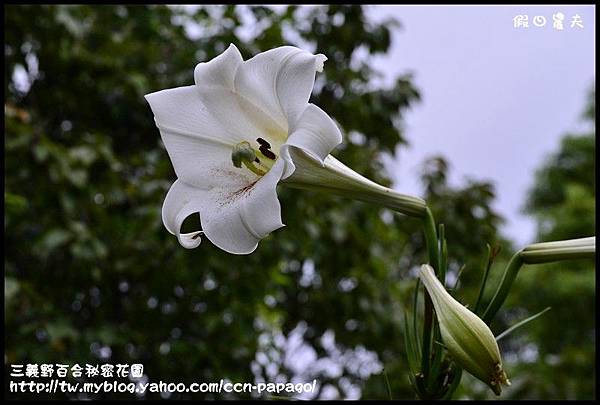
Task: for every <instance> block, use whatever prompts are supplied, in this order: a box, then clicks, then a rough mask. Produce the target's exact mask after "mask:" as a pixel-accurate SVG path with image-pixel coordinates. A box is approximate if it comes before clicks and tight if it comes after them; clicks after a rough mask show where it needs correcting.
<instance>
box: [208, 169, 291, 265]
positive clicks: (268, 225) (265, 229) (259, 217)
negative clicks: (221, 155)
mask: <svg viewBox="0 0 600 405" xmlns="http://www.w3.org/2000/svg"><path fill="white" fill-rule="evenodd" d="M284 167H285V162H284V161H283V160H282V159H278V161H277V162H276V163H275V165H273V167H272V168H271V170H269V172H268V173H267V174H266V175H264V176H263V177H261V178H260V179H259V180H258V181H257V182H256V183H254V184H252V185H250V186H247V187H244V188H242V189H238V190H235V191H232V190H231V189H218V188H214V189H212V190H210V192H209V193H208V194H207V195H206V198H205V199H204V201H203V204H202V208H201V209H200V222H201V223H202V229H203V230H204V233H205V235H206V237H207V238H208V239H209V240H210V241H211V242H212V243H213V244H215V245H216V246H218V247H219V248H221V249H223V250H225V251H226V252H229V253H234V254H249V253H252V252H253V251H254V250H255V249H256V247H257V246H258V242H259V241H260V240H261V239H262V238H264V237H265V236H267V235H268V234H269V233H271V232H272V231H274V230H276V229H279V228H281V227H282V226H284V224H283V223H282V222H281V205H280V204H279V200H278V199H277V190H276V187H277V183H278V182H279V180H280V179H281V176H282V174H283V169H284Z"/></svg>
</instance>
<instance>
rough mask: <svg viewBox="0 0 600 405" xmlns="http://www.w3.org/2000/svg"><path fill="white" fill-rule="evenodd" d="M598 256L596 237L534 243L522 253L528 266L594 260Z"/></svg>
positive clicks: (522, 257)
mask: <svg viewBox="0 0 600 405" xmlns="http://www.w3.org/2000/svg"><path fill="white" fill-rule="evenodd" d="M595 255H596V237H595V236H592V237H589V238H580V239H570V240H561V241H556V242H543V243H534V244H532V245H529V246H527V247H526V248H525V249H523V250H522V251H521V253H520V256H521V259H522V260H523V262H525V263H527V264H535V263H549V262H555V261H559V260H569V259H585V258H590V259H593V258H594V256H595Z"/></svg>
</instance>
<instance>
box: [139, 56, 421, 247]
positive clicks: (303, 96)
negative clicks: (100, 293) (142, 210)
mask: <svg viewBox="0 0 600 405" xmlns="http://www.w3.org/2000/svg"><path fill="white" fill-rule="evenodd" d="M325 60H327V58H326V57H325V56H324V55H321V54H318V55H313V54H311V53H309V52H306V51H303V50H301V49H298V48H296V47H292V46H282V47H279V48H275V49H271V50H269V51H266V52H262V53H260V54H258V55H256V56H254V57H253V58H251V59H248V60H247V61H244V60H243V59H242V56H241V54H240V52H239V51H238V49H237V48H236V47H235V46H234V45H233V44H232V45H230V46H229V48H228V49H227V50H226V51H225V52H223V53H222V54H221V55H219V56H217V57H215V58H214V59H212V60H211V61H209V62H206V63H200V64H198V65H197V66H196V69H195V71H194V81H195V85H192V86H185V87H178V88H173V89H167V90H162V91H158V92H155V93H151V94H148V95H146V100H147V101H148V103H149V104H150V107H151V108H152V111H153V113H154V118H155V121H156V126H157V127H158V129H159V130H160V134H161V137H162V140H163V142H164V144H165V146H166V148H167V152H168V153H169V157H170V158H171V162H172V163H173V167H174V169H175V173H176V174H177V180H176V181H175V183H173V185H172V186H171V189H170V190H169V192H168V193H167V196H166V198H165V201H164V204H163V208H162V219H163V223H164V225H165V227H166V228H167V230H168V231H169V232H171V233H172V234H174V235H176V236H177V238H178V240H179V242H180V243H181V245H182V246H184V247H186V248H189V249H191V248H195V247H197V246H198V245H199V244H200V235H201V234H202V233H204V234H205V235H206V237H207V238H208V239H209V240H210V241H211V242H212V243H213V244H215V245H216V246H218V247H220V248H221V249H223V250H225V251H227V252H229V253H234V254H248V253H251V252H253V251H254V250H255V249H256V247H257V245H258V242H259V241H260V240H261V239H262V238H264V237H265V236H266V235H268V234H269V233H270V232H272V231H274V230H276V229H278V228H280V227H282V226H284V225H283V223H282V221H281V207H280V204H279V200H278V199H277V191H276V186H277V184H278V183H279V182H280V181H283V180H286V179H290V180H291V179H292V178H293V177H290V176H292V175H293V174H294V172H296V171H297V172H298V173H299V176H298V182H297V183H299V184H300V186H302V187H306V184H305V183H306V182H307V178H310V175H309V176H308V177H307V175H306V173H307V172H308V173H310V172H311V171H315V170H317V171H318V170H322V171H324V172H331V170H330V169H331V167H330V166H331V165H327V164H325V163H326V162H331V161H332V159H333V158H332V157H330V156H329V157H328V155H329V153H330V152H331V150H332V149H333V148H334V147H335V146H336V145H338V144H339V143H340V142H341V141H342V135H341V133H340V130H339V129H338V127H337V126H336V124H335V123H334V122H333V120H332V119H331V118H330V117H329V116H328V115H327V114H326V113H325V112H324V111H323V110H321V109H320V108H319V107H317V106H315V105H314V104H310V103H309V102H308V100H309V97H310V95H311V92H312V89H313V86H314V81H315V73H316V72H320V71H322V69H323V63H324V62H325ZM292 154H294V155H297V156H304V157H305V158H304V159H298V161H297V162H296V163H295V162H294V161H293V158H292ZM326 158H327V161H326V162H325V160H326ZM303 162H306V165H307V168H306V169H305V170H302V169H303V167H304V166H303ZM338 163H339V162H338ZM306 165H305V166H306ZM339 165H341V166H343V165H342V164H341V163H339ZM343 167H345V166H343ZM346 169H347V170H346V171H345V172H344V173H345V174H344V175H341V177H344V176H346V177H348V178H350V180H347V179H346V180H340V178H341V177H340V175H339V174H338V175H337V177H335V176H333V177H332V176H329V177H328V176H327V175H322V176H320V177H319V176H317V177H319V179H318V181H317V183H325V184H326V185H327V186H329V187H332V188H333V190H334V191H338V192H339V190H344V189H346V190H349V191H355V193H354V194H356V197H357V198H359V199H363V200H373V198H371V197H372V196H369V195H367V194H369V193H368V189H369V187H370V188H371V189H372V191H373V192H374V193H375V194H378V195H380V196H381V199H382V201H381V202H383V203H384V204H386V201H388V200H391V199H394V198H396V199H398V198H400V200H401V197H402V195H400V194H398V193H395V192H392V191H391V190H389V189H385V188H384V187H381V186H378V185H376V184H375V183H372V182H370V181H369V180H367V179H365V178H363V177H362V176H359V175H358V174H356V173H354V172H353V171H352V170H350V169H348V168H346ZM338 171H339V170H338ZM300 174H302V175H301V176H300ZM334 177H335V178H334ZM328 179H329V180H328ZM336 179H337V180H336ZM308 182H309V183H310V179H309V180H308ZM293 185H297V184H296V183H294V184H293ZM315 188H317V189H322V188H323V186H322V185H320V184H316V185H315ZM325 188H326V187H325ZM386 190H387V191H386ZM388 202H389V201H388ZM394 204H395V205H394ZM394 204H391V203H389V204H386V205H390V207H396V206H397V205H398V203H397V202H395V203H394ZM407 204H408V206H410V207H412V206H413V205H415V204H416V205H418V206H419V207H420V208H419V209H420V211H419V212H420V213H422V212H424V207H425V202H424V201H423V200H420V199H415V198H413V197H407ZM400 205H402V204H400ZM411 209H412V210H414V207H413V208H410V209H407V213H409V214H410V213H411ZM400 211H401V210H400ZM194 213H199V214H200V222H201V226H202V231H200V230H199V231H196V232H192V233H185V234H182V233H181V230H180V228H181V224H182V223H183V221H184V220H185V219H186V218H187V217H188V216H189V215H191V214H194Z"/></svg>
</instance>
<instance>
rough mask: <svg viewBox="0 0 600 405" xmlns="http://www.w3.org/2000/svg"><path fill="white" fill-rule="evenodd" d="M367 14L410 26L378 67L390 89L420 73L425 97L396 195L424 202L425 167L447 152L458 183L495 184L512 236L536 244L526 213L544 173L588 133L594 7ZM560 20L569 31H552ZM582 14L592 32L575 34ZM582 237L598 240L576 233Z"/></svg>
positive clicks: (397, 169) (395, 9)
mask: <svg viewBox="0 0 600 405" xmlns="http://www.w3.org/2000/svg"><path fill="white" fill-rule="evenodd" d="M367 7H368V8H369V10H368V13H369V15H370V17H371V18H372V19H373V20H375V21H379V20H381V19H383V18H387V17H394V18H397V19H398V20H399V21H400V22H401V28H400V29H398V30H395V31H394V33H393V43H392V46H391V49H390V51H389V52H388V53H387V54H386V55H385V56H377V57H375V58H374V60H373V64H374V66H375V67H376V68H377V69H379V70H380V71H382V72H383V73H385V76H386V81H387V82H388V83H391V80H392V78H393V77H395V76H397V75H399V74H403V73H407V72H412V73H413V74H414V84H415V85H416V87H417V88H418V89H419V90H420V92H421V96H422V101H421V102H420V103H418V104H415V105H414V106H413V107H412V108H411V109H410V110H409V111H407V112H406V114H405V115H404V117H405V125H404V130H405V131H404V134H405V136H406V137H407V139H408V140H409V142H410V147H409V148H402V149H401V150H399V151H398V153H397V157H396V159H395V160H394V161H393V162H392V163H391V164H390V165H388V167H389V169H390V170H391V172H392V174H393V178H394V179H395V186H394V188H395V189H397V190H400V191H402V192H405V193H412V194H417V195H422V188H421V185H420V184H419V176H418V173H419V169H420V164H421V163H422V162H423V161H424V160H425V159H426V158H427V157H429V156H432V155H437V154H441V155H443V156H445V157H446V158H447V159H448V160H449V162H450V169H451V173H450V181H451V183H452V184H454V185H457V184H462V183H464V181H465V179H466V178H473V179H477V180H491V181H492V182H493V183H494V185H495V187H496V194H497V197H496V203H495V205H494V208H495V209H496V210H497V211H499V212H500V214H501V215H502V216H503V217H504V218H505V220H506V223H505V225H504V226H503V228H502V231H503V232H504V234H505V235H507V236H508V237H510V238H511V239H512V240H513V241H515V242H516V243H517V245H518V246H520V245H524V244H528V243H531V242H534V241H535V224H534V222H533V220H532V219H531V218H530V217H528V216H526V215H524V214H523V213H522V212H521V210H522V207H523V205H524V203H525V200H526V195H527V190H528V189H529V188H530V187H531V186H532V185H533V182H534V174H535V170H536V169H537V168H538V167H540V165H542V164H543V162H544V160H545V158H546V157H547V155H548V154H549V153H552V152H554V151H556V150H557V148H558V146H559V145H560V139H561V137H562V136H563V135H564V134H565V133H566V132H569V131H578V130H582V129H584V128H586V127H585V125H583V123H582V122H581V114H582V112H583V110H584V107H585V100H586V95H587V93H588V91H589V89H590V88H591V87H592V86H593V83H594V79H595V39H594V32H595V19H594V7H593V6H559V5H552V6H525V7H524V6H439V5H437V6H399V5H396V6H367ZM559 12H561V13H562V14H563V15H564V20H563V30H557V29H555V28H554V27H553V15H554V14H557V13H559ZM576 14H578V15H579V16H580V17H581V21H582V25H583V28H579V27H577V26H575V27H571V22H572V19H573V17H574V16H575V15H576ZM517 15H527V16H528V22H529V27H520V28H515V27H514V21H513V18H514V17H515V16H517ZM536 16H542V17H544V18H545V19H546V23H545V25H542V24H543V22H544V20H543V19H542V18H537V19H536V18H535V17H536ZM534 22H535V23H537V24H538V25H542V26H536V25H534ZM580 236H589V235H573V237H580Z"/></svg>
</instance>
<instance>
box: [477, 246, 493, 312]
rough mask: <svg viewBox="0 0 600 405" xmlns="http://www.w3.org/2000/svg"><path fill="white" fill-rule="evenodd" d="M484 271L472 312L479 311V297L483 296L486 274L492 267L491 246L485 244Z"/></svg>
mask: <svg viewBox="0 0 600 405" xmlns="http://www.w3.org/2000/svg"><path fill="white" fill-rule="evenodd" d="M484 266H485V271H484V273H483V278H482V279H481V285H480V286H479V294H478V296H477V301H476V302H475V307H474V308H473V312H474V313H476V314H477V313H478V312H479V306H480V305H481V299H482V298H483V292H484V290H485V284H486V283H487V279H488V275H489V273H490V267H492V247H491V246H490V245H489V244H488V245H487V257H486V260H485V264H484Z"/></svg>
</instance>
